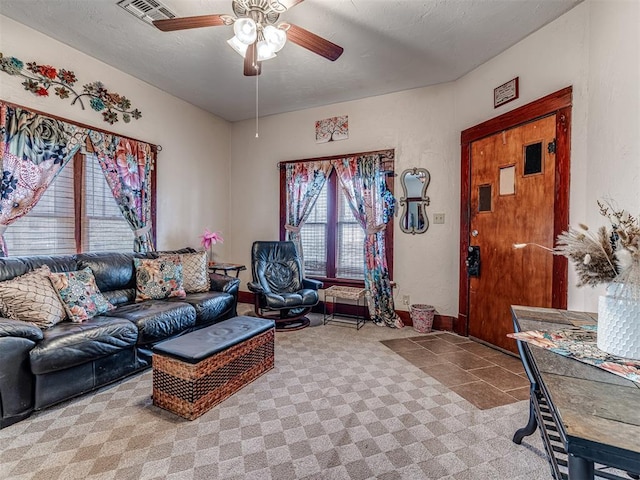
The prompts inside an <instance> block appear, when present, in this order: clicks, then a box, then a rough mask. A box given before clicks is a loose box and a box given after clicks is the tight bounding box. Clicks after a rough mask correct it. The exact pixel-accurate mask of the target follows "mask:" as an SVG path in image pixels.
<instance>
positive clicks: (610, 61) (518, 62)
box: [227, 0, 640, 316]
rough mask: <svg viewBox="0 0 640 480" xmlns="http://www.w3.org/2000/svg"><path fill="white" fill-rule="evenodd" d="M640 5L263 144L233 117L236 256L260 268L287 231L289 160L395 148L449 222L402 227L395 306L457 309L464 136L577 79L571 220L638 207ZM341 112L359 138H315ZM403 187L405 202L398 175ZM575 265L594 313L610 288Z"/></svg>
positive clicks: (289, 120)
mask: <svg viewBox="0 0 640 480" xmlns="http://www.w3.org/2000/svg"><path fill="white" fill-rule="evenodd" d="M639 11H640V2H635V1H633V0H631V1H627V0H612V1H601V0H587V1H585V2H583V3H581V4H579V5H578V6H577V7H575V8H573V9H572V10H570V11H569V12H567V13H566V14H564V15H563V16H561V17H560V18H558V19H557V20H555V21H554V22H552V23H550V24H548V25H546V26H545V27H543V28H541V29H540V30H538V31H536V32H534V33H533V34H531V35H530V36H528V37H527V38H525V39H523V40H522V41H521V42H519V43H518V44H516V45H514V46H513V47H511V48H509V49H508V50H506V51H504V52H503V53H502V54H500V55H498V56H497V57H495V58H494V59H492V60H490V61H489V62H487V63H485V64H483V65H481V66H480V67H478V68H476V69H475V70H473V71H472V72H470V73H469V74H467V75H465V76H464V77H462V78H460V79H459V80H457V81H455V82H452V83H448V84H443V85H438V86H434V87H426V88H421V89H415V90H408V91H404V92H398V93H394V94H389V95H382V96H379V97H372V98H367V99H363V100H357V101H353V102H346V103H339V104H334V105H328V106H324V107H320V108H313V109H308V110H303V111H298V112H290V113H284V114H280V115H274V116H270V117H265V118H261V119H260V138H259V139H255V138H254V137H255V130H254V129H255V123H254V121H245V122H238V123H235V124H233V125H232V128H231V165H230V184H231V192H232V193H231V196H232V199H231V201H230V203H229V205H230V216H231V218H232V219H233V220H232V222H231V225H230V226H231V230H230V235H229V236H230V237H231V238H233V244H232V245H229V246H228V250H227V253H228V258H229V260H232V261H236V262H242V263H245V264H247V265H249V264H250V248H251V243H252V242H253V241H254V240H267V239H277V238H278V222H279V216H278V201H279V177H278V170H277V163H278V162H279V161H284V160H295V159H303V158H311V157H320V156H327V155H335V154H342V153H352V152H359V151H368V150H375V149H382V148H395V149H396V171H397V172H398V173H400V172H402V170H403V169H406V168H410V167H424V168H427V169H428V170H429V171H430V172H431V178H432V181H431V185H430V186H429V189H428V192H427V194H428V195H429V196H430V198H431V205H430V206H429V207H428V208H427V213H428V216H429V218H431V219H432V216H433V214H434V213H445V218H446V220H445V224H444V225H434V224H433V222H432V223H431V226H430V228H429V230H428V231H427V232H426V233H425V234H422V235H406V234H403V233H402V232H401V231H400V229H399V228H396V229H395V238H394V240H395V244H394V279H395V280H396V282H397V283H398V288H397V289H396V291H395V295H396V308H397V309H407V307H406V306H403V305H401V302H400V301H399V299H400V298H402V295H409V296H410V299H411V303H429V304H433V305H435V307H436V309H437V311H438V312H439V313H441V314H444V315H452V316H456V315H457V312H458V303H457V302H458V264H459V254H458V245H459V235H460V229H459V221H460V220H459V209H460V205H459V203H460V146H459V145H460V132H461V131H462V130H464V129H466V128H468V127H471V126H473V125H476V124H478V123H481V122H483V121H485V120H488V119H489V118H493V117H495V116H498V115H500V114H503V113H505V112H507V111H509V110H512V109H514V108H517V107H519V106H522V105H524V104H526V103H529V102H531V101H533V100H536V99H538V98H540V97H542V96H544V95H547V94H549V93H552V92H555V91H557V90H560V89H562V88H564V87H567V86H570V85H571V86H572V87H573V113H572V132H571V149H572V151H571V181H570V221H571V222H572V223H577V222H585V221H586V222H588V223H589V224H590V225H593V226H597V225H599V224H603V223H604V222H603V219H602V218H599V216H598V213H597V208H596V200H597V199H599V198H602V197H603V196H607V195H609V196H611V197H613V198H615V199H616V200H617V201H618V202H619V204H620V206H621V207H624V208H627V209H629V210H630V211H632V212H636V213H639V212H638V210H639V208H638V207H639V206H640V202H639V201H638V199H639V195H640V193H639V191H640V189H638V187H637V185H638V174H639V171H640V135H639V133H640V128H639V126H640V122H639V115H640V99H639V95H640V89H638V85H640V78H639V76H640V68H639V66H638V65H639V58H640V55H639V44H640V37H639V36H640V33H639V29H638V28H637V26H638V24H639V20H640V13H639ZM347 48H348V46H347ZM514 77H519V78H520V98H519V99H518V100H516V101H513V102H510V103H509V104H507V105H504V106H502V107H500V108H498V109H494V108H493V89H494V88H495V87H496V86H498V85H500V84H502V83H504V82H506V81H508V80H510V79H512V78H514ZM338 115H348V116H349V129H350V132H349V138H348V139H347V140H344V141H339V142H331V143H326V144H316V143H315V138H314V122H315V121H316V120H320V119H323V118H327V117H333V116H338ZM395 189H396V197H397V198H399V197H400V196H401V187H400V184H399V181H398V179H397V178H396V182H395ZM394 221H395V222H396V226H397V221H398V219H397V218H396V219H395V220H394ZM569 271H570V283H569V308H572V309H576V310H585V309H586V310H591V311H593V310H595V309H596V307H597V296H598V293H599V290H595V291H594V290H592V289H590V288H577V287H576V282H577V281H576V278H575V274H574V273H573V268H572V267H571V266H570V267H569ZM250 276H251V273H250V271H246V272H243V273H242V274H241V278H242V279H243V282H242V287H241V288H242V289H243V290H246V281H247V280H250Z"/></svg>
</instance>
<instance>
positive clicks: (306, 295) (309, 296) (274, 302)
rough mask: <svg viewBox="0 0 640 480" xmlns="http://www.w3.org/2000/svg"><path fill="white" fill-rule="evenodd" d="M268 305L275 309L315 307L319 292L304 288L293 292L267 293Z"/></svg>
mask: <svg viewBox="0 0 640 480" xmlns="http://www.w3.org/2000/svg"><path fill="white" fill-rule="evenodd" d="M264 297H265V300H266V305H265V306H266V307H269V308H273V309H282V308H298V307H313V306H314V305H315V304H316V303H318V292H317V291H315V290H309V289H306V288H305V289H302V290H298V291H297V292H293V293H280V294H278V293H266V294H265V296H264Z"/></svg>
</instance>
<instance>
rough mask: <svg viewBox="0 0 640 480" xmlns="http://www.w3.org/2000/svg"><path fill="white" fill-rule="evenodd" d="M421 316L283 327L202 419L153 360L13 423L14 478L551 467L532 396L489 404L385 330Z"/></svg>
mask: <svg viewBox="0 0 640 480" xmlns="http://www.w3.org/2000/svg"><path fill="white" fill-rule="evenodd" d="M415 336H416V333H415V332H414V331H412V330H410V329H409V328H405V329H403V330H392V329H388V328H380V327H376V326H374V325H373V324H367V325H365V327H364V328H362V329H360V330H359V331H357V330H356V329H355V328H348V327H344V326H340V325H326V326H322V325H321V319H318V318H314V321H313V322H312V327H311V328H307V329H305V330H300V331H295V332H283V333H277V335H276V353H275V358H276V366H275V369H274V370H272V371H270V372H268V373H267V374H266V375H263V376H262V377H260V378H259V379H257V380H256V381H254V382H253V383H251V384H250V385H248V386H246V387H245V388H243V389H242V390H241V391H240V392H238V393H236V394H235V395H233V396H232V397H230V398H229V399H227V400H225V401H224V402H223V403H221V404H220V405H218V406H217V407H215V408H213V409H212V410H211V411H209V412H208V413H206V414H204V415H203V416H202V417H200V418H199V419H197V420H195V421H191V422H190V421H188V420H184V419H182V418H180V417H177V416H175V415H173V414H171V413H169V412H166V411H164V410H161V409H159V408H157V407H154V406H153V405H152V402H151V396H150V395H151V372H144V373H142V374H139V375H136V376H134V377H131V378H129V379H127V380H125V381H123V382H120V383H118V384H115V385H113V386H110V387H107V388H104V389H102V390H100V391H98V392H97V393H94V394H89V395H86V396H84V397H81V398H79V399H76V400H73V401H70V402H66V403H64V404H61V405H59V406H57V407H54V408H50V409H48V410H45V411H43V412H38V413H36V414H34V415H33V416H32V417H31V418H29V419H27V420H26V421H22V422H20V423H18V424H15V425H12V426H10V427H7V428H5V429H3V430H0V447H1V448H0V478H3V479H5V478H6V479H16V480H17V479H46V480H56V479H61V480H62V479H64V480H69V479H104V480H107V479H118V480H120V479H160V478H162V479H176V480H177V479H181V480H188V479H238V480H241V479H242V480H247V479H248V480H251V479H255V480H264V479H276V480H289V479H304V480H312V479H317V480H325V479H326V480H331V479H335V480H342V479H345V480H346V479H352V480H361V479H362V480H364V479H382V480H393V479H398V480H399V479H416V480H417V479H439V478H442V479H458V480H463V479H482V480H488V479H522V480H525V479H526V480H535V479H548V478H551V477H550V471H549V467H548V464H547V461H546V458H545V456H544V454H543V452H542V447H541V442H540V440H539V438H538V436H537V435H534V436H531V437H528V438H526V439H525V440H524V442H523V445H521V446H518V445H515V444H513V443H512V442H511V436H512V435H513V432H514V431H515V430H516V429H517V428H519V427H521V426H523V425H524V424H525V423H526V420H527V415H528V404H527V402H526V401H520V402H517V403H512V404H509V405H503V406H499V407H496V408H492V409H486V410H479V409H478V408H477V407H475V406H474V405H473V404H471V403H469V402H468V401H466V400H465V399H463V398H462V397H461V396H459V395H458V394H457V393H455V392H454V391H452V390H451V389H449V388H448V387H445V386H444V385H443V384H442V383H440V382H439V381H437V380H436V379H435V378H433V377H431V376H430V375H428V374H427V373H426V372H425V371H423V370H421V369H420V368H419V367H417V366H415V365H413V364H412V363H410V362H409V361H408V360H406V359H405V358H403V357H401V356H400V355H397V354H396V353H394V352H393V351H391V350H390V349H389V348H387V347H386V346H385V345H383V344H382V343H380V340H390V339H402V338H406V337H415Z"/></svg>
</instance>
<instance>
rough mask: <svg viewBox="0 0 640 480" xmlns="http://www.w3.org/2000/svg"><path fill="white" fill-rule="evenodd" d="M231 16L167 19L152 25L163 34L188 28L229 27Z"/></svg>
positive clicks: (154, 22)
mask: <svg viewBox="0 0 640 480" xmlns="http://www.w3.org/2000/svg"><path fill="white" fill-rule="evenodd" d="M232 23H233V17H232V16H231V15H197V16H195V17H181V18H167V19H164V20H154V21H153V24H154V25H155V26H156V27H157V28H158V29H160V30H162V31H163V32H172V31H174V30H186V29H188V28H200V27H217V26H219V25H231V24H232Z"/></svg>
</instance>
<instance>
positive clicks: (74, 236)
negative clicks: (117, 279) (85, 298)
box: [4, 153, 134, 256]
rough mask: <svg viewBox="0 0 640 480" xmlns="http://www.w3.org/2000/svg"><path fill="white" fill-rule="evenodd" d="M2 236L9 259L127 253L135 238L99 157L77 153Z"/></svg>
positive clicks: (131, 247) (131, 248)
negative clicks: (13, 257) (33, 205)
mask: <svg viewBox="0 0 640 480" xmlns="http://www.w3.org/2000/svg"><path fill="white" fill-rule="evenodd" d="M76 190H78V192H76ZM76 194H77V196H76ZM4 236H5V241H6V242H7V248H8V251H9V255H10V256H17V255H63V254H72V253H76V252H77V251H84V252H99V251H120V252H130V251H132V250H133V240H134V238H133V232H132V230H131V228H130V227H129V224H128V223H127V221H126V220H125V219H124V217H123V216H122V214H121V213H120V209H119V207H118V205H117V203H116V201H115V199H114V198H113V195H112V194H111V190H110V189H109V186H108V185H107V182H106V180H105V178H104V174H103V173H102V169H101V168H100V165H99V163H98V160H97V158H96V157H95V156H94V155H91V154H80V153H78V154H76V156H75V157H74V158H73V159H72V160H70V161H69V163H67V165H66V166H65V167H64V168H63V169H62V171H61V172H60V174H59V175H58V176H57V177H56V178H55V180H54V181H53V183H52V184H51V185H50V186H49V188H48V189H47V190H46V192H45V193H44V194H43V196H42V198H41V199H40V201H39V202H38V204H37V205H36V206H35V207H34V208H33V210H31V212H29V213H28V214H27V215H25V216H24V217H22V218H20V219H18V220H16V221H15V222H14V223H13V224H12V225H10V226H9V228H7V230H6V232H5V235H4Z"/></svg>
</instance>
